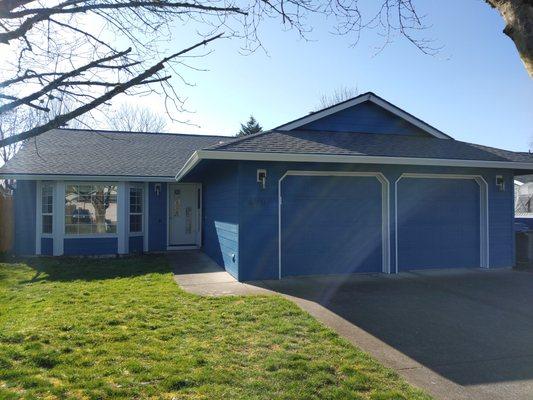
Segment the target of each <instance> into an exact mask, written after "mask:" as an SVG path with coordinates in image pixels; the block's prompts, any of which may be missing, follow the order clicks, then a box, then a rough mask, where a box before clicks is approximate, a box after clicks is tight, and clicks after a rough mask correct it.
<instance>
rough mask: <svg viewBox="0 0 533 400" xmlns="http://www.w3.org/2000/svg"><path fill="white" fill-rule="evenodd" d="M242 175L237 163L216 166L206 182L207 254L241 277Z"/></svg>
mask: <svg viewBox="0 0 533 400" xmlns="http://www.w3.org/2000/svg"><path fill="white" fill-rule="evenodd" d="M238 178H239V174H238V165H237V163H227V164H222V165H218V166H214V167H213V168H212V170H210V171H209V172H208V173H206V174H205V175H204V177H203V178H202V192H203V201H202V203H203V212H202V215H203V240H202V242H203V251H204V252H205V253H206V254H207V255H208V256H210V257H211V258H212V259H213V260H214V261H215V262H216V263H218V264H219V265H221V266H223V267H224V268H225V269H226V270H227V271H228V272H229V273H230V274H231V275H233V276H234V277H236V278H238V277H239V181H238Z"/></svg>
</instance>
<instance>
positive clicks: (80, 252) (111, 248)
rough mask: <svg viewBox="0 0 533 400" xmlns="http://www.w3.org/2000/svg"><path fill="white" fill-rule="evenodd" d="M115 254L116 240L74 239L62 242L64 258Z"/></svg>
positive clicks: (116, 248) (116, 251) (116, 250)
mask: <svg viewBox="0 0 533 400" xmlns="http://www.w3.org/2000/svg"><path fill="white" fill-rule="evenodd" d="M117 253H118V239H117V238H75V239H65V240H64V241H63V254H64V255H66V256H96V255H108V254H117Z"/></svg>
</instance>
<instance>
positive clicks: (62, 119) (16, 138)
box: [0, 33, 223, 147]
mask: <svg viewBox="0 0 533 400" xmlns="http://www.w3.org/2000/svg"><path fill="white" fill-rule="evenodd" d="M222 35H223V33H219V34H218V35H216V36H213V37H210V38H208V39H205V40H202V41H201V42H199V43H196V44H194V45H192V46H190V47H188V48H186V49H183V50H180V51H178V52H177V53H174V54H172V55H170V56H168V57H165V58H164V59H162V60H161V61H159V62H158V63H157V64H155V65H153V66H152V67H150V68H149V69H147V70H146V71H144V72H143V73H141V74H139V75H137V76H136V77H135V78H133V79H130V80H129V81H127V82H125V83H123V84H121V85H118V86H116V87H115V88H114V89H112V90H110V91H109V92H107V93H105V94H104V95H102V96H100V97H99V98H97V99H95V100H93V101H91V102H90V103H87V104H84V105H83V106H81V107H78V108H77V109H75V110H73V111H70V112H68V113H65V114H62V115H59V116H57V117H55V118H54V119H53V120H51V121H49V122H47V123H45V124H43V125H40V126H36V127H34V128H32V129H29V130H28V131H26V132H24V133H20V134H17V135H13V136H11V137H8V138H5V139H2V140H0V147H3V146H7V145H10V144H13V143H16V142H20V141H21V140H26V139H29V138H32V137H35V136H38V135H40V134H41V133H44V132H46V131H48V130H50V129H53V128H56V127H58V126H61V125H63V124H65V123H66V122H67V121H69V120H71V119H73V118H76V117H78V116H80V115H83V114H85V113H86V112H88V111H90V110H92V109H94V108H96V107H98V106H99V105H101V104H104V103H105V102H106V101H108V100H110V99H112V98H113V97H115V96H116V95H118V94H120V93H124V92H125V91H126V90H128V89H129V88H131V87H134V86H136V85H139V84H142V82H143V81H144V80H146V79H147V78H149V77H151V76H153V75H155V74H156V73H157V72H159V71H161V70H162V69H164V67H165V64H166V63H168V62H169V61H171V60H173V59H175V58H176V57H179V56H181V55H183V54H186V53H188V52H190V51H192V50H194V49H196V48H198V47H200V46H205V45H207V44H208V43H210V42H212V41H214V40H217V39H219V38H221V37H222Z"/></svg>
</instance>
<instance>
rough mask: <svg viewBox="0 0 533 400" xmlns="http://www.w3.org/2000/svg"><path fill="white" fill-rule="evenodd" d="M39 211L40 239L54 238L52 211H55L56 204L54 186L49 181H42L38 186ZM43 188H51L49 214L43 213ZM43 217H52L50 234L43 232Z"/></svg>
mask: <svg viewBox="0 0 533 400" xmlns="http://www.w3.org/2000/svg"><path fill="white" fill-rule="evenodd" d="M39 186H40V187H39V196H38V198H39V204H38V207H39V211H40V213H41V216H40V218H39V221H40V224H39V232H41V238H53V237H54V228H55V226H54V214H55V213H54V211H55V204H56V195H55V184H54V182H50V181H42V182H40V185H39ZM45 186H49V187H51V188H52V212H51V213H43V189H44V187H45ZM45 215H51V216H52V233H45V232H43V217H44V216H45Z"/></svg>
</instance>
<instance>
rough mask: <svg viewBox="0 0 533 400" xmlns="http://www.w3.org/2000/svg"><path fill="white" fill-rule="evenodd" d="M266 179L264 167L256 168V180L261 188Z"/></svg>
mask: <svg viewBox="0 0 533 400" xmlns="http://www.w3.org/2000/svg"><path fill="white" fill-rule="evenodd" d="M266 179H267V171H266V169H258V170H257V182H258V183H260V184H261V186H262V188H263V189H264V188H265V186H266Z"/></svg>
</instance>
